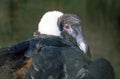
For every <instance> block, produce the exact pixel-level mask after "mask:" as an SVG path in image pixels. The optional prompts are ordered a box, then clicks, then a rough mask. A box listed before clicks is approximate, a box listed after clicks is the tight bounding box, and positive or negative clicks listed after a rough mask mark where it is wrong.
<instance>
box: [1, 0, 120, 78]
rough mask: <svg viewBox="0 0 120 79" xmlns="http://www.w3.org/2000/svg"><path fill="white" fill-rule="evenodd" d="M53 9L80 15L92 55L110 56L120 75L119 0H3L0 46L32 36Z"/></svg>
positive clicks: (116, 72) (118, 75)
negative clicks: (42, 18)
mask: <svg viewBox="0 0 120 79" xmlns="http://www.w3.org/2000/svg"><path fill="white" fill-rule="evenodd" d="M51 10H59V11H62V12H64V13H71V14H76V15H78V16H79V17H80V19H81V20H82V23H83V31H84V36H85V38H86V40H87V41H88V44H89V46H90V49H91V53H92V56H93V58H94V59H95V58H99V57H105V58H106V59H108V60H109V61H110V62H111V63H112V65H113V66H114V70H115V76H116V79H120V58H119V57H120V0H0V47H4V46H10V45H13V44H16V43H18V42H20V41H23V40H26V39H29V38H31V37H33V32H34V31H35V30H37V25H38V22H39V21H40V19H41V17H42V15H43V14H44V13H45V12H47V11H51Z"/></svg>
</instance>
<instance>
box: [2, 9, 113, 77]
mask: <svg viewBox="0 0 120 79" xmlns="http://www.w3.org/2000/svg"><path fill="white" fill-rule="evenodd" d="M36 34H37V35H36ZM34 36H35V38H32V39H29V40H26V41H22V42H20V43H18V44H16V45H13V46H12V47H9V48H5V49H2V50H1V52H3V51H6V52H7V51H9V54H7V55H8V57H11V56H12V59H13V60H12V62H16V63H17V65H19V64H20V63H22V65H20V66H19V67H18V68H17V70H18V71H17V72H18V74H19V75H20V74H21V72H22V71H24V72H23V74H22V78H23V79H85V78H86V79H101V77H102V76H103V78H102V79H114V78H113V77H114V73H113V68H112V66H111V64H110V63H109V62H108V61H107V60H106V59H98V60H96V61H92V59H91V54H90V50H89V46H88V44H87V42H86V40H85V39H84V36H83V33H82V26H81V21H80V19H79V18H78V16H76V15H73V14H67V13H62V12H60V11H49V12H47V13H45V14H44V15H43V17H42V19H41V20H40V22H39V24H38V33H35V35H34ZM5 57H6V56H5ZM8 57H6V58H7V59H9V58H8ZM18 60H19V61H18ZM26 62H27V63H26ZM16 63H15V67H16V66H17V65H16ZM99 64H102V65H100V66H99ZM93 67H96V68H93ZM19 68H20V69H19ZM101 68H105V69H104V70H103V71H100V72H98V71H99V70H101ZM15 69H16V68H15ZM23 69H24V70H23ZM106 71H108V72H109V74H108V73H105V72H106ZM93 72H95V73H96V72H98V73H97V75H99V76H100V77H99V78H97V75H94V73H93ZM102 73H104V74H102ZM17 76H18V75H17ZM107 77H108V78H107ZM17 78H20V77H19V76H18V77H17ZM17 78H16V79H17ZM22 78H21V79H22Z"/></svg>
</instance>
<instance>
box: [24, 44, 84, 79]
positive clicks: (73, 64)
mask: <svg viewBox="0 0 120 79" xmlns="http://www.w3.org/2000/svg"><path fill="white" fill-rule="evenodd" d="M32 58H33V60H32V65H31V67H30V69H29V70H28V72H27V73H26V75H25V78H24V79H30V78H32V79H49V77H50V78H51V77H52V78H53V79H61V78H63V77H64V78H65V77H67V76H68V77H69V78H70V79H75V78H77V73H78V72H79V70H80V69H81V68H84V67H85V65H86V62H85V61H84V54H83V53H82V52H81V51H79V48H76V47H55V46H46V47H43V48H42V49H41V50H40V51H39V52H38V53H37V54H36V55H35V56H33V57H32ZM83 74H84V71H83Z"/></svg>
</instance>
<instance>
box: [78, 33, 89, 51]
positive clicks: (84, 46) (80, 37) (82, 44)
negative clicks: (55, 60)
mask: <svg viewBox="0 0 120 79" xmlns="http://www.w3.org/2000/svg"><path fill="white" fill-rule="evenodd" d="M76 42H77V45H78V47H79V48H80V49H81V50H82V51H83V52H84V53H86V52H87V51H88V45H87V43H86V41H85V40H84V38H83V35H82V33H79V34H78V35H77V36H76Z"/></svg>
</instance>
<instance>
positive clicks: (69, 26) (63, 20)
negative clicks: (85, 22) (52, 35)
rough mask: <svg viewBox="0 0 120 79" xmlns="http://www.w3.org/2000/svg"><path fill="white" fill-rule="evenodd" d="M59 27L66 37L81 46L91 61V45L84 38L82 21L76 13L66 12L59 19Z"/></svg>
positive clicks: (88, 60) (87, 58)
mask: <svg viewBox="0 0 120 79" xmlns="http://www.w3.org/2000/svg"><path fill="white" fill-rule="evenodd" d="M58 27H59V29H60V31H61V35H62V37H63V38H64V39H67V40H69V41H71V42H73V43H74V44H77V46H78V47H79V48H80V50H82V51H83V53H84V54H85V56H86V60H87V62H91V61H92V59H91V54H90V50H89V46H88V44H87V42H86V40H85V39H84V36H83V32H82V23H81V21H80V19H79V18H78V17H77V16H76V15H72V14H64V15H62V16H61V17H60V18H59V19H58Z"/></svg>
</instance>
